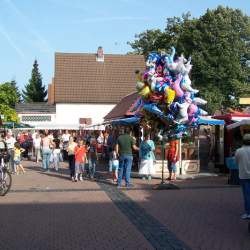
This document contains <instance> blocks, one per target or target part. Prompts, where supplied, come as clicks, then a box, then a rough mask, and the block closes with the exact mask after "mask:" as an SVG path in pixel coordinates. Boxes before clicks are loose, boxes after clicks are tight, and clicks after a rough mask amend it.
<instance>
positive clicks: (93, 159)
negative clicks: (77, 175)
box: [88, 138, 98, 179]
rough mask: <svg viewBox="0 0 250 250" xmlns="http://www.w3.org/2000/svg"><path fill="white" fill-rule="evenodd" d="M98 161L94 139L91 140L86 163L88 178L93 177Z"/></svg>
mask: <svg viewBox="0 0 250 250" xmlns="http://www.w3.org/2000/svg"><path fill="white" fill-rule="evenodd" d="M97 160H98V155H97V142H96V139H94V138H92V139H91V141H90V146H89V150H88V162H89V178H90V179H93V178H94V177H95V170H96V163H97Z"/></svg>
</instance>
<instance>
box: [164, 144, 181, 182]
mask: <svg viewBox="0 0 250 250" xmlns="http://www.w3.org/2000/svg"><path fill="white" fill-rule="evenodd" d="M169 146H170V147H169V149H168V152H167V161H168V172H169V177H168V178H167V179H168V180H169V181H171V180H174V181H175V180H176V162H177V161H178V160H179V150H178V149H179V142H178V140H171V141H170V143H169Z"/></svg>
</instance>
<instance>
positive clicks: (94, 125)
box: [80, 124, 105, 131]
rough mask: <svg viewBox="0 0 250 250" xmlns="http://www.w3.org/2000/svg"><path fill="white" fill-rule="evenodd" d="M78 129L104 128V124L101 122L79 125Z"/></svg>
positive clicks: (100, 129)
mask: <svg viewBox="0 0 250 250" xmlns="http://www.w3.org/2000/svg"><path fill="white" fill-rule="evenodd" d="M80 129H82V130H99V131H102V130H105V126H104V125H102V124H92V125H80Z"/></svg>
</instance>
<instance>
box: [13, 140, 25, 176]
mask: <svg viewBox="0 0 250 250" xmlns="http://www.w3.org/2000/svg"><path fill="white" fill-rule="evenodd" d="M24 151H25V149H23V148H21V146H20V144H19V143H18V142H15V145H14V164H15V169H16V174H17V175H18V174H20V172H22V173H23V174H24V173H25V170H24V168H23V165H22V164H21V153H22V152H24Z"/></svg>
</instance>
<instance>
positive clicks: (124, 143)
mask: <svg viewBox="0 0 250 250" xmlns="http://www.w3.org/2000/svg"><path fill="white" fill-rule="evenodd" d="M115 148H116V154H117V155H118V156H119V169H118V182H117V187H118V188H121V185H122V178H123V174H125V182H126V187H127V188H129V187H130V175H131V168H132V163H133V153H132V149H134V150H139V148H138V147H137V146H136V145H135V140H134V139H133V138H132V137H131V136H130V129H129V128H125V133H124V134H122V135H120V136H119V137H118V139H117V142H116V146H115Z"/></svg>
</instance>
